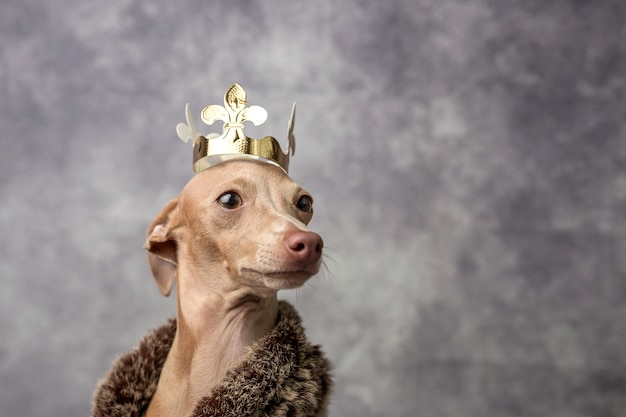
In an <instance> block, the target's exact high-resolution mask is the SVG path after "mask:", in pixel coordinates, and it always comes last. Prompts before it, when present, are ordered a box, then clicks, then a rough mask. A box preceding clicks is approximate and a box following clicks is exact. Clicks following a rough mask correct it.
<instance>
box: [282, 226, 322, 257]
mask: <svg viewBox="0 0 626 417" xmlns="http://www.w3.org/2000/svg"><path fill="white" fill-rule="evenodd" d="M285 244H286V245H287V250H288V251H289V253H290V254H291V256H293V257H294V258H296V259H297V260H299V261H301V262H306V263H315V262H317V261H318V260H319V258H320V256H322V248H323V247H324V241H323V240H322V237H321V236H320V235H318V234H317V233H314V232H310V231H307V232H304V231H297V232H293V233H291V234H290V235H289V236H287V238H286V239H285Z"/></svg>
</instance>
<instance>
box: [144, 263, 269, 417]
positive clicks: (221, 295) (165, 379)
mask: <svg viewBox="0 0 626 417" xmlns="http://www.w3.org/2000/svg"><path fill="white" fill-rule="evenodd" d="M213 272H217V271H213ZM221 273H222V274H223V273H224V271H223V270H222V271H221ZM187 274H194V275H195V277H196V279H186V278H187V276H190V275H187ZM186 275H187V276H186ZM199 276H203V277H206V278H205V279H201V280H198V279H197V277H199ZM224 282H231V283H232V281H231V280H219V279H216V277H215V276H214V275H213V276H212V272H211V271H206V270H204V271H200V270H198V269H194V268H190V267H186V266H185V265H179V267H178V279H177V291H176V294H177V330H176V336H175V338H174V341H173V343H172V347H171V349H170V352H169V354H168V357H167V360H166V362H165V364H164V366H163V370H162V372H161V377H160V379H159V385H158V388H157V392H156V393H155V395H154V397H153V400H152V402H151V404H150V408H149V410H148V411H149V413H148V415H149V416H150V415H159V413H158V412H155V411H157V410H159V409H166V410H168V412H171V411H172V409H176V410H177V411H178V412H177V413H175V414H171V415H177V414H179V415H186V414H191V411H192V409H193V406H194V405H195V404H196V403H197V402H198V401H199V400H200V399H201V398H202V397H203V396H205V395H208V394H209V393H210V391H211V389H212V388H213V387H215V385H217V384H218V383H219V382H220V381H221V380H222V379H223V378H224V376H225V375H226V372H227V371H228V370H229V369H231V368H233V367H234V366H235V365H237V364H238V363H239V362H240V361H241V360H242V359H243V358H244V357H245V353H246V348H247V347H249V346H250V345H252V344H253V343H254V342H255V341H256V340H258V339H259V338H260V337H262V336H263V335H265V334H266V333H267V332H269V331H270V330H271V329H272V328H273V327H274V326H275V325H276V321H277V317H278V300H277V296H276V291H271V292H268V291H267V290H266V289H265V290H264V291H263V292H262V293H261V294H257V293H255V292H252V291H251V290H250V288H249V287H244V286H240V287H238V286H235V285H232V284H230V285H228V286H226V285H224V284H221V285H220V283H224ZM153 412H154V413H153Z"/></svg>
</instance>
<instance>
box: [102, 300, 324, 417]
mask: <svg viewBox="0 0 626 417" xmlns="http://www.w3.org/2000/svg"><path fill="white" fill-rule="evenodd" d="M175 333H176V321H175V320H173V319H172V320H170V321H169V322H168V323H167V324H165V325H164V326H162V327H160V328H158V329H155V330H152V331H151V332H149V333H148V334H147V335H146V336H145V337H144V339H143V340H142V341H141V342H140V344H139V346H138V347H137V348H135V349H134V350H133V351H132V352H130V353H127V354H125V355H123V356H121V357H120V358H119V359H117V361H116V362H115V363H114V364H113V368H112V369H111V371H109V373H108V375H107V376H106V377H105V379H104V380H102V381H101V382H100V384H99V386H98V388H97V390H96V393H95V397H94V404H93V413H92V416H93V417H105V416H106V417H131V416H132V417H135V416H143V415H144V414H145V411H146V409H147V407H148V404H149V403H150V399H151V398H152V395H153V394H154V392H155V390H156V387H157V383H158V381H159V375H160V372H161V369H162V367H163V364H164V363H165V359H166V358H167V354H168V352H169V349H170V347H171V344H172V341H173V340H174V335H175ZM329 371H330V364H329V362H328V361H327V359H326V358H325V357H324V355H323V353H322V351H321V349H320V347H319V346H312V345H310V344H309V343H308V342H307V340H306V336H305V333H304V329H303V328H302V326H301V320H300V317H299V316H298V313H297V312H296V311H295V309H294V308H293V307H292V306H291V305H290V304H289V303H287V302H286V301H281V302H280V303H279V319H278V324H277V325H276V327H275V328H274V329H273V330H272V331H271V332H270V333H268V334H267V335H265V336H264V337H262V338H261V339H260V340H258V341H257V342H255V343H254V344H253V345H252V347H251V348H250V350H249V352H248V354H247V355H246V357H245V359H244V360H243V362H242V363H240V364H239V365H238V366H237V367H236V368H235V369H233V370H231V371H229V372H228V374H227V375H226V377H225V378H224V380H223V381H222V383H221V384H219V385H218V386H217V387H215V388H214V389H213V391H212V392H210V393H207V395H206V396H205V397H203V398H202V399H201V400H200V401H199V402H198V404H197V405H196V407H195V410H194V412H193V414H192V417H205V416H213V417H218V416H219V417H222V416H239V417H253V416H254V417H262V416H268V417H269V416H272V417H287V416H289V417H313V416H323V415H325V413H326V407H327V405H328V398H329V394H330V389H331V379H330V374H329Z"/></svg>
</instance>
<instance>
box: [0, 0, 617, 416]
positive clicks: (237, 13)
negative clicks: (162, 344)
mask: <svg viewBox="0 0 626 417" xmlns="http://www.w3.org/2000/svg"><path fill="white" fill-rule="evenodd" d="M624 21H626V3H624V2H623V1H621V0H615V1H602V0H600V1H593V2H591V1H589V2H584V1H566V0H551V1H545V0H529V1H496V0H406V1H401V0H390V1H384V2H383V1H358V0H345V1H341V2H337V1H331V0H317V1H315V2H312V1H309V2H300V1H294V2H286V1H285V2H281V1H264V2H261V1H257V2H255V1H228V2H227V1H213V2H208V1H200V0H183V1H178V2H173V1H166V0H159V1H152V2H140V1H135V0H108V1H99V2H96V1H76V0H58V1H54V2H52V1H50V2H45V1H43V0H3V1H2V2H1V3H0V126H1V133H0V179H1V181H0V199H1V200H0V201H1V204H0V237H1V239H0V257H1V258H0V260H1V262H0V279H1V287H0V300H1V303H0V338H1V340H2V341H1V345H0V415H1V416H2V417H12V416H15V417H18V416H19V417H21V416H42V415H43V416H50V417H52V416H59V417H61V416H81V415H83V416H84V415H87V414H88V413H89V408H90V400H91V393H92V391H93V389H94V387H95V385H96V381H97V379H98V378H100V377H102V376H103V375H104V373H105V372H106V371H107V369H108V368H109V366H110V363H111V361H112V360H113V359H114V358H115V357H116V356H117V355H118V354H120V353H123V352H125V351H127V350H129V349H130V348H132V347H133V346H134V345H135V344H136V343H137V342H138V340H139V339H140V337H141V336H142V335H143V333H144V332H145V331H146V330H148V329H149V328H152V327H155V326H157V325H159V324H161V323H162V322H163V321H164V320H165V319H166V317H168V316H170V315H172V314H173V312H174V299H173V298H169V299H166V298H163V297H161V296H160V294H159V292H158V290H157V289H156V286H155V285H154V283H153V281H152V278H151V276H150V274H149V271H148V267H147V264H146V262H145V255H144V251H143V249H142V247H141V246H142V244H143V239H144V231H145V229H146V227H147V225H148V223H149V222H150V221H151V220H152V218H153V216H154V215H155V214H156V213H157V212H158V211H159V209H160V208H161V207H162V206H163V205H164V204H165V203H166V202H167V201H169V199H171V198H172V197H174V196H175V195H176V194H177V193H178V192H179V190H180V189H181V188H182V186H183V185H184V184H185V183H186V181H187V180H188V179H189V178H191V175H192V172H191V168H190V164H191V161H190V158H191V147H190V146H188V145H185V144H183V143H182V142H180V141H179V140H178V138H177V137H176V134H175V130H174V128H175V126H176V124H177V123H178V122H180V121H184V112H183V109H184V105H185V103H186V102H187V101H189V102H190V103H191V105H192V108H193V109H194V110H195V115H196V118H197V119H199V117H198V116H199V113H198V112H199V111H200V109H201V108H202V107H203V106H204V105H207V104H214V103H215V104H221V102H222V96H223V93H224V91H225V89H226V88H227V87H228V86H230V85H231V83H233V82H235V81H237V82H239V83H241V84H242V85H243V86H244V88H246V90H247V92H248V96H249V103H250V104H257V105H262V106H264V107H266V108H267V109H268V111H269V114H270V118H269V120H268V122H267V123H266V124H265V125H263V126H261V127H258V128H255V129H256V130H255V129H247V132H248V134H250V135H251V136H258V135H257V134H256V133H257V132H260V133H259V134H263V135H264V134H271V135H274V136H276V137H278V138H280V139H281V140H283V143H284V140H285V138H286V122H287V119H288V115H289V110H290V107H291V103H292V101H293V100H295V101H297V103H298V119H297V126H296V136H297V139H298V150H297V153H296V155H295V157H294V159H293V160H292V169H291V173H292V177H293V178H295V179H297V180H299V181H300V182H301V183H302V184H303V185H304V186H305V187H307V188H308V189H310V190H311V191H312V192H313V194H314V195H315V198H316V217H315V219H314V221H313V228H314V229H316V230H317V231H319V232H320V233H321V234H322V235H323V236H324V238H325V242H326V246H327V248H328V249H327V254H328V258H327V265H328V268H327V271H326V272H325V273H323V274H321V275H320V276H319V277H318V278H315V279H314V280H312V281H311V282H310V283H309V284H308V285H307V286H306V287H305V288H303V289H300V290H298V291H292V292H286V293H285V294H284V297H286V298H288V299H290V300H292V301H293V302H294V303H295V305H296V307H297V308H298V309H299V311H300V312H301V314H302V315H303V317H304V322H305V326H306V327H307V330H308V333H309V336H310V339H312V340H313V341H315V342H317V343H321V344H323V345H324V346H325V349H326V352H327V353H328V355H329V357H330V358H331V359H332V360H333V362H334V364H335V375H336V391H335V395H334V401H333V405H332V408H331V415H333V416H346V417H349V416H355V417H356V416H359V417H363V416H372V417H373V416H407V417H408V416H423V417H435V416H450V417H455V416H464V417H473V416H475V417H484V416H525V417H529V416H542V417H544V416H552V417H559V416H563V417H564V416H567V417H573V416H586V417H589V416H598V417H610V416H618V415H623V412H624V409H626V348H625V345H626V304H625V300H626V279H625V278H626V256H624V255H625V252H626V221H625V215H626V141H625V136H626V127H625V126H626V125H625V123H624V122H625V120H626V31H625V30H626V29H625V28H626V26H624ZM202 129H203V130H202V131H203V132H205V133H208V132H210V131H212V128H210V127H207V126H205V127H203V128H202ZM218 129H219V128H218Z"/></svg>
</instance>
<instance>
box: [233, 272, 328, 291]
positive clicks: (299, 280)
mask: <svg viewBox="0 0 626 417" xmlns="http://www.w3.org/2000/svg"><path fill="white" fill-rule="evenodd" d="M243 272H244V273H245V274H246V275H249V276H250V278H252V279H254V280H261V281H262V282H263V285H264V286H265V287H267V288H270V289H272V290H276V291H278V290H289V289H294V288H300V287H301V286H303V285H304V284H305V283H306V282H307V281H308V280H309V278H311V277H312V276H313V275H315V274H316V273H317V270H316V271H307V270H295V271H257V270H253V269H244V270H243Z"/></svg>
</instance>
